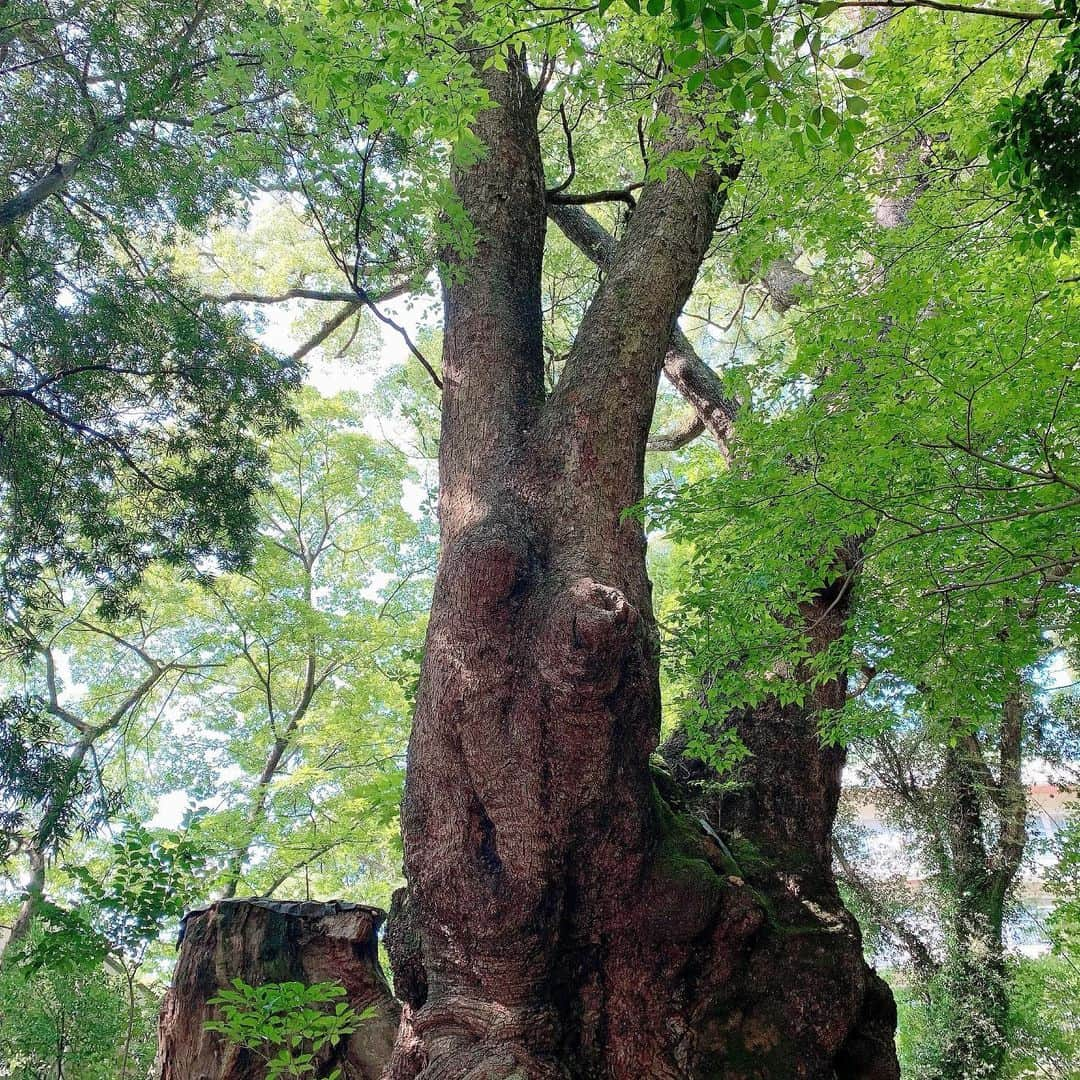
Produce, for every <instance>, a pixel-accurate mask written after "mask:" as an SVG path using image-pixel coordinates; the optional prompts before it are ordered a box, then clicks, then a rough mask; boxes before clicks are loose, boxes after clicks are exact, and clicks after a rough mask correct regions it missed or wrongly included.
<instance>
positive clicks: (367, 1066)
mask: <svg viewBox="0 0 1080 1080" xmlns="http://www.w3.org/2000/svg"><path fill="white" fill-rule="evenodd" d="M381 920H382V912H380V911H379V910H378V909H376V908H369V907H362V906H360V905H358V904H348V903H341V902H333V903H326V904H320V903H314V902H304V901H293V902H290V901H276V900H220V901H218V902H216V903H214V904H211V905H210V906H209V907H207V908H203V909H200V910H198V911H193V912H191V913H190V914H189V915H188V916H187V918H186V919H185V921H184V934H183V937H182V940H181V944H180V956H179V959H178V961H177V965H176V971H175V973H174V975H173V982H172V985H171V986H170V988H169V990H168V993H167V994H166V995H165V1000H164V1002H163V1003H162V1007H161V1016H160V1019H159V1023H158V1076H159V1080H262V1078H263V1077H265V1076H266V1065H265V1063H264V1062H263V1061H262V1060H261V1059H260V1058H259V1057H258V1056H257V1055H256V1054H255V1053H253V1052H252V1051H250V1050H245V1049H242V1048H239V1047H236V1046H234V1045H232V1044H230V1043H229V1042H228V1041H226V1040H225V1039H224V1038H223V1037H222V1036H221V1035H219V1034H217V1033H214V1032H210V1031H207V1030H206V1029H205V1027H204V1025H205V1024H206V1022H207V1021H208V1020H211V1019H215V1018H216V1016H217V1011H216V1009H215V1008H214V1007H212V1006H210V1005H209V1004H208V1002H209V1000H210V998H212V997H213V996H214V995H215V994H216V993H217V992H218V991H219V990H224V989H229V988H230V987H231V984H232V980H233V979H242V980H243V981H244V982H246V983H247V984H248V985H250V986H262V985H264V984H266V983H279V982H302V983H304V984H306V985H311V984H313V983H320V982H336V983H340V984H341V985H342V986H344V988H345V991H346V995H347V1000H348V1003H349V1004H350V1005H351V1006H352V1007H353V1008H354V1009H355V1010H356V1011H357V1012H358V1013H360V1012H363V1011H364V1009H366V1008H367V1007H368V1006H374V1007H375V1014H374V1016H372V1017H371V1018H369V1019H366V1020H364V1021H362V1022H361V1024H360V1025H359V1027H358V1028H357V1030H356V1031H355V1032H354V1033H353V1034H352V1035H351V1036H350V1037H349V1038H348V1039H347V1040H343V1041H342V1042H341V1043H340V1044H339V1046H337V1047H336V1048H333V1049H330V1048H327V1049H326V1050H325V1051H323V1052H322V1053H321V1055H320V1056H319V1071H318V1072H317V1074H316V1075H318V1076H326V1075H328V1074H329V1073H330V1071H331V1070H332V1069H333V1068H335V1067H337V1068H340V1069H341V1072H342V1080H378V1078H379V1077H380V1076H382V1073H383V1069H384V1067H385V1065H386V1062H387V1061H388V1060H389V1057H390V1052H391V1047H392V1046H393V1042H394V1035H395V1032H396V1031H397V1027H398V1020H399V1015H400V1009H399V1007H398V1005H397V1003H396V1002H395V1001H394V1000H393V998H392V997H391V995H390V991H389V987H388V986H387V984H386V980H385V978H384V977H383V973H382V971H381V969H380V967H379V961H378V937H377V932H378V927H379V923H380V922H381Z"/></svg>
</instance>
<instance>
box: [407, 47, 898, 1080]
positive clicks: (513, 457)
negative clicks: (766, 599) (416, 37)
mask: <svg viewBox="0 0 1080 1080" xmlns="http://www.w3.org/2000/svg"><path fill="white" fill-rule="evenodd" d="M482 78H483V79H484V82H485V85H486V88H487V90H488V92H489V94H490V95H491V98H492V100H493V102H494V103H495V107H494V108H492V109H490V110H487V111H485V112H484V113H482V114H481V116H480V118H479V121H478V125H477V132H478V134H479V136H480V137H481V139H482V140H483V141H484V143H485V144H486V147H487V151H488V153H487V156H486V157H485V159H484V160H483V161H482V162H481V163H480V164H479V165H476V166H474V167H473V168H471V169H470V170H468V171H467V172H464V173H459V174H458V175H456V176H455V178H454V179H455V186H456V189H457V193H458V195H459V197H460V198H461V200H462V202H463V204H464V207H465V209H466V211H467V212H468V214H469V216H470V218H471V220H472V222H473V224H474V226H475V227H476V229H477V233H478V244H477V250H476V252H475V254H474V256H473V257H472V258H471V259H470V260H469V262H468V264H467V265H465V266H463V267H461V271H462V273H461V274H460V275H457V276H455V277H454V278H453V279H451V280H449V281H448V282H447V283H446V285H445V288H444V298H445V312H446V324H445V338H444V341H445V344H444V357H443V367H444V382H445V387H444V391H443V425H442V441H441V447H440V475H441V492H440V504H439V512H440V526H441V539H442V556H441V561H440V566H439V571H438V576H437V580H436V586H435V596H434V600H433V606H432V612H431V621H430V626H429V632H428V641H427V650H426V655H425V662H424V669H423V676H422V683H421V690H420V696H419V702H418V707H417V714H416V718H415V723H414V727H413V735H412V740H411V743H410V748H409V768H408V773H407V780H406V792H405V799H404V803H403V812H402V824H403V831H404V839H405V857H406V858H405V868H406V876H407V880H408V892H407V894H406V895H403V896H400V897H399V898H398V900H397V903H396V905H395V907H396V910H395V911H394V912H393V913H392V916H391V927H390V929H389V931H388V947H389V948H390V951H391V956H392V959H393V962H394V968H395V973H396V988H397V991H398V994H399V996H400V997H401V999H402V1001H403V1003H404V1006H405V1007H404V1011H403V1019H402V1026H401V1030H400V1032H399V1035H398V1040H397V1045H396V1048H395V1053H394V1058H393V1061H392V1063H391V1067H390V1075H391V1076H392V1077H394V1078H395V1080H397V1078H412V1077H417V1076H422V1077H423V1078H424V1080H438V1078H472V1080H481V1078H487V1080H498V1078H508V1077H521V1078H530V1080H531V1078H541V1077H575V1078H584V1077H594V1076H595V1077H600V1076H603V1077H615V1078H631V1077H633V1078H634V1080H637V1078H639V1077H645V1076H648V1077H656V1078H665V1077H670V1078H676V1077H678V1078H682V1077H703V1078H704V1077H712V1076H721V1075H723V1076H725V1077H747V1078H749V1077H806V1078H821V1080H825V1078H831V1077H844V1078H847V1077H850V1078H856V1077H864V1078H871V1077H881V1078H886V1077H895V1076H896V1075H897V1071H896V1064H895V1056H894V1053H893V1050H892V1045H891V1033H892V1024H893V1022H894V1019H895V1015H894V1012H893V1010H892V1003H891V998H889V997H888V995H887V992H883V990H882V987H881V985H880V984H879V983H878V982H877V981H876V980H874V979H873V978H872V977H871V976H870V974H869V973H868V972H867V970H866V968H865V965H864V964H863V961H862V956H861V951H859V950H858V934H857V930H856V929H855V928H854V924H853V921H852V920H851V919H850V916H847V915H846V913H845V912H843V909H842V907H841V906H839V904H838V900H837V903H836V905H835V906H828V907H821V906H820V902H821V897H823V896H824V897H826V899H827V900H828V901H829V903H830V904H831V903H832V897H833V894H835V886H834V885H833V886H831V892H830V891H829V886H830V884H831V874H830V873H829V871H828V858H829V855H828V849H829V845H828V838H827V830H828V826H829V825H830V824H831V814H832V813H833V812H834V810H835V788H836V786H837V783H838V770H839V764H838V762H836V761H833V760H831V759H822V765H821V769H820V770H817V771H814V770H811V772H810V774H809V775H807V774H806V772H805V770H801V769H795V768H794V767H792V766H793V763H794V761H795V757H796V755H799V754H800V753H801V752H802V751H804V750H805V749H806V747H807V743H806V740H805V738H804V739H803V740H802V741H801V742H799V739H800V738H801V737H802V736H803V735H804V734H805V733H804V732H803V731H802V729H801V728H800V726H799V725H798V724H796V723H788V724H786V726H784V725H785V723H786V719H787V718H786V717H785V716H783V715H781V714H779V713H778V715H777V722H778V724H780V725H781V726H780V727H779V728H778V730H777V732H776V733H775V734H774V735H772V736H770V739H771V741H770V743H769V744H768V745H762V746H761V748H760V749H761V753H762V767H761V775H760V776H758V777H756V778H755V785H756V786H757V788H758V789H759V790H757V792H756V795H755V797H754V798H753V799H752V800H750V801H748V803H747V805H748V807H749V806H754V807H757V808H759V812H762V813H765V814H766V815H772V816H771V817H769V818H768V820H767V821H766V822H764V823H763V825H762V830H763V831H762V833H761V839H762V841H763V842H769V843H772V842H774V841H776V842H778V843H779V847H778V850H777V851H776V853H775V858H774V860H773V863H774V865H773V866H772V870H771V877H770V878H769V881H770V883H771V882H772V880H773V878H775V879H777V880H781V881H782V880H784V875H783V874H782V872H781V867H782V865H783V863H784V861H785V860H787V859H788V858H792V859H795V860H796V862H795V864H794V870H793V877H792V878H791V881H792V883H793V884H791V885H788V886H785V887H784V888H781V890H780V892H779V893H777V892H776V891H775V890H774V891H769V890H767V889H765V888H764V887H762V886H761V885H758V884H756V883H755V882H754V881H750V880H747V879H745V878H743V877H741V876H739V875H737V874H736V873H734V871H733V867H732V865H731V862H730V859H729V858H728V856H727V855H726V854H725V852H724V851H723V848H722V847H721V845H719V844H717V843H716V841H715V839H714V838H713V837H712V836H710V834H709V831H707V830H705V829H704V828H702V827H701V826H700V824H698V823H697V822H695V821H694V820H693V818H692V816H690V815H688V814H686V813H685V812H680V811H678V810H677V809H673V807H672V805H671V803H678V802H679V801H680V793H679V792H677V791H671V792H669V793H668V794H669V799H665V798H664V796H663V795H661V793H660V792H659V791H658V789H657V787H656V785H655V783H654V780H653V774H652V771H651V770H650V764H649V761H650V755H651V753H652V751H653V750H654V749H655V747H656V744H657V739H658V734H659V687H658V674H657V673H658V661H657V647H656V633H655V626H654V621H653V616H652V610H651V603H650V586H649V581H648V578H647V575H646V571H645V542H644V537H643V534H642V531H641V528H640V527H639V525H638V524H637V523H635V522H634V521H632V520H630V519H626V518H625V517H624V514H623V511H624V510H625V509H626V507H628V506H630V505H632V504H634V503H635V502H637V501H638V500H639V499H640V498H641V495H642V487H643V462H644V454H645V445H646V439H647V436H648V429H649V423H650V419H651V415H652V409H653V404H654V398H655V392H656V385H657V379H658V377H659V373H660V370H661V368H662V366H663V364H664V360H665V356H666V355H667V354H668V351H669V341H670V340H671V335H672V331H673V329H674V323H675V319H676V317H677V316H678V314H679V312H680V310H681V308H682V305H683V303H684V302H685V300H686V298H687V296H688V295H689V292H690V289H691V288H692V285H693V283H694V279H695V277H696V274H697V272H698V268H699V266H700V263H701V261H702V259H703V257H704V254H705V251H706V248H707V246H708V243H709V241H710V238H711V235H712V231H713V228H714V225H715V222H716V218H717V214H718V212H719V210H720V207H721V204H722V192H723V182H724V180H725V176H724V175H722V174H721V172H718V171H716V170H714V169H711V168H707V167H706V168H701V169H699V170H698V171H697V172H696V173H695V175H694V176H693V177H692V178H691V177H688V176H686V175H685V174H683V173H681V172H678V171H676V170H673V171H671V172H670V173H669V174H668V175H667V177H666V178H665V179H663V180H659V181H653V182H650V183H649V184H647V185H646V186H645V188H644V189H643V191H642V193H641V197H640V200H639V202H638V205H637V208H636V209H635V210H634V212H633V215H632V216H631V218H630V221H629V224H628V226H627V228H626V231H625V234H624V236H623V237H622V239H621V240H620V241H619V242H618V244H617V245H616V246H615V248H614V250H613V252H612V253H611V259H610V262H609V264H608V270H607V274H606V276H605V278H604V280H603V282H602V283H601V285H600V286H599V288H598V290H597V293H596V295H595V297H594V299H593V301H592V303H591V305H590V307H589V309H588V312H587V314H586V316H585V318H584V320H583V322H582V325H581V328H580V330H579V333H578V336H577V339H576V342H575V344H574V346H573V348H572V349H571V351H570V354H569V356H568V358H567V361H566V365H565V368H564V371H563V374H562V376H561V378H560V380H559V383H558V385H557V387H556V389H555V390H554V391H553V392H552V394H551V395H550V396H549V397H548V398H547V399H546V400H545V398H544V394H543V358H542V348H541V345H542V342H541V319H540V267H541V259H542V252H543V241H544V228H545V213H546V207H545V199H544V177H543V170H542V165H541V160H540V151H539V144H538V139H537V133H536V102H535V96H534V93H533V89H532V87H531V86H530V84H529V80H528V77H527V74H526V71H525V65H524V61H523V59H521V58H519V57H517V56H510V57H509V62H508V66H507V70H506V71H505V72H498V71H494V70H489V71H486V72H484V73H483V75H482ZM672 120H673V122H672V125H671V127H670V129H669V132H668V136H667V137H668V139H669V140H671V143H670V144H669V146H667V147H658V148H655V152H656V154H657V155H658V156H663V154H664V153H665V152H666V150H668V149H685V148H688V146H689V145H690V140H689V137H688V136H687V134H686V132H685V129H684V126H683V125H682V124H681V123H680V120H679V117H678V116H675V115H673V116H672ZM734 171H735V170H734V167H731V168H729V169H728V170H727V176H728V177H730V175H732V174H733V172H734ZM840 692H842V688H841V689H840ZM765 726H766V725H760V727H762V729H764V727H765ZM814 737H815V739H816V730H815V731H814ZM769 754H772V755H774V756H775V757H776V760H777V772H776V774H775V775H773V774H771V773H770V771H769V770H768V768H767V764H768V762H767V760H766V755H769ZM684 801H685V800H684ZM803 811H805V812H806V813H808V814H809V820H804V821H803V822H801V823H800V829H799V837H800V839H799V842H798V843H795V842H794V839H793V837H791V836H789V835H788V831H789V826H788V825H785V824H784V822H785V820H786V821H789V823H790V822H793V821H794V817H795V815H796V814H799V813H801V812H803ZM749 813H750V811H749V810H748V811H747V822H748V824H749ZM784 815H788V818H785V816H784ZM791 827H792V828H793V826H791ZM819 879H820V880H819ZM764 881H765V877H764V876H762V882H764ZM804 882H805V883H806V888H807V889H810V887H811V885H812V886H813V890H814V891H812V892H807V893H803V892H802V891H801V890H802V888H803V883H804ZM785 889H786V891H785ZM770 997H775V998H776V1000H769V999H770Z"/></svg>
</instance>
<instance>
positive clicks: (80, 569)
mask: <svg viewBox="0 0 1080 1080" xmlns="http://www.w3.org/2000/svg"><path fill="white" fill-rule="evenodd" d="M250 18H251V14H250V10H249V9H248V8H247V7H246V5H243V4H237V5H233V4H226V5H216V6H215V9H214V11H213V12H211V11H210V10H209V8H208V6H207V5H205V4H200V5H196V6H195V7H194V8H192V7H191V5H184V4H178V3H175V2H171V0H148V2H146V3H142V4H139V5H136V6H135V7H132V6H131V5H127V4H121V3H116V2H114V0H94V2H92V3H89V4H85V3H67V2H65V0H20V2H17V3H9V4H5V5H4V7H3V10H2V12H0V56H2V57H3V74H2V75H0V111H2V112H3V115H4V116H5V121H6V122H5V125H4V133H3V136H2V137H0V418H2V423H3V428H4V435H3V439H2V442H0V510H2V517H3V522H4V524H3V527H2V530H0V603H2V605H3V607H4V610H5V613H6V615H7V618H6V619H5V623H4V627H3V642H2V643H3V645H4V646H5V648H10V647H16V648H20V649H22V650H24V651H25V650H26V649H29V648H30V644H29V638H28V635H32V633H33V630H34V628H35V627H39V626H43V627H47V626H48V625H49V623H50V612H51V609H52V608H53V606H54V599H55V598H54V597H52V596H51V595H50V594H49V590H48V588H47V585H46V583H45V581H44V580H43V576H44V574H45V571H46V569H47V568H52V569H55V570H58V571H60V572H62V573H64V574H68V575H74V576H77V577H78V578H80V579H81V580H83V581H85V582H86V583H87V584H88V585H90V586H91V587H93V588H94V589H96V590H97V591H98V593H99V595H100V598H101V600H102V601H103V612H104V613H105V614H106V615H109V616H115V615H118V614H122V613H124V612H125V611H126V610H128V609H129V606H130V604H131V593H132V589H133V587H134V585H135V584H136V583H137V582H138V581H139V579H140V578H141V576H142V574H143V572H144V571H145V569H146V567H147V566H148V565H149V564H150V563H151V562H152V561H154V560H157V559H161V560H164V561H165V562H167V563H169V564H171V565H174V566H183V567H185V568H187V569H189V570H197V569H202V568H204V567H205V566H206V565H207V564H212V563H220V564H222V565H225V566H241V565H244V564H245V563H246V562H247V561H248V559H249V558H250V555H251V547H252V537H251V534H252V532H253V530H254V524H255V519H254V512H253V502H254V497H255V492H256V491H257V490H258V489H259V487H260V485H261V483H262V478H263V473H264V470H265V459H264V457H263V454H262V452H261V449H260V440H261V439H263V438H265V436H266V435H267V434H268V433H270V432H271V431H273V430H276V429H278V428H280V427H281V426H282V425H286V426H287V425H288V424H289V423H291V422H292V421H293V419H294V414H293V412H292V409H291V404H290V395H291V391H292V390H293V389H294V388H295V386H296V384H297V381H298V379H299V374H300V373H299V370H298V369H297V368H296V367H295V366H290V365H285V364H282V362H281V361H280V360H279V359H278V358H277V357H274V356H272V355H271V354H269V353H268V352H267V351H266V350H264V349H261V348H257V347H256V346H254V345H253V344H252V342H251V341H250V339H249V338H248V337H247V336H246V335H245V334H244V333H243V332H242V328H241V326H240V323H239V321H238V320H237V319H236V318H235V317H233V316H229V315H227V314H225V313H224V312H222V310H221V309H220V307H219V306H218V305H217V304H215V303H214V302H212V301H209V300H207V299H206V298H205V297H203V296H200V295H199V294H197V293H196V292H194V291H193V290H192V289H191V287H190V285H188V284H187V283H185V282H184V281H182V280H180V279H179V278H178V276H177V275H176V274H175V273H174V272H173V268H172V266H171V264H170V260H169V259H168V257H167V254H166V253H165V250H164V246H165V245H164V244H163V242H162V241H163V240H164V239H165V238H167V237H168V235H169V233H170V231H171V230H173V229H175V228H176V227H177V226H183V227H187V228H194V227H201V226H203V225H204V224H205V223H206V222H207V221H208V220H209V219H210V218H211V217H212V216H214V215H216V214H219V213H221V212H222V211H224V210H225V209H226V208H227V207H229V206H230V204H231V200H232V197H233V195H234V193H235V192H236V191H237V190H238V189H239V188H242V187H245V186H246V185H247V184H249V183H250V182H251V181H253V180H254V179H255V178H256V177H257V175H258V172H259V170H260V169H261V168H262V167H263V166H265V164H266V156H265V154H263V155H262V156H261V157H260V156H259V155H253V154H251V153H250V152H249V151H250V149H251V147H250V146H247V147H246V148H245V146H241V145H238V143H237V141H236V140H240V143H245V140H247V138H248V137H247V136H246V135H245V134H243V132H244V131H245V130H250V129H248V127H247V125H248V124H250V123H252V122H253V121H254V115H253V113H252V112H251V110H255V111H258V110H259V108H264V107H265V103H266V102H267V101H269V100H272V99H273V97H274V96H276V94H280V93H281V90H280V87H278V88H277V89H276V90H274V88H271V87H269V86H268V85H266V84H265V83H263V85H262V86H261V87H259V86H256V85H255V84H254V83H253V77H252V75H251V73H250V70H249V71H248V73H247V74H245V75H244V77H243V78H240V79H238V80H234V79H228V78H225V77H224V73H223V71H222V70H221V69H222V67H223V66H228V65H227V64H225V63H224V62H219V60H218V58H219V57H220V56H221V53H222V51H224V52H225V53H227V52H228V49H227V48H226V47H225V46H226V44H227V42H228V41H229V40H230V39H231V38H232V37H233V36H234V35H235V34H236V33H237V32H238V30H239V27H240V25H242V24H243V23H245V22H246V21H250ZM236 70H237V71H239V69H236ZM257 81H258V80H255V82H257ZM256 101H258V102H262V103H263V105H256V104H255V102H256ZM203 115H206V116H209V117H216V118H217V119H215V120H214V121H213V123H212V124H211V128H212V130H209V131H200V130H199V128H200V125H199V124H198V123H197V121H198V120H199V119H200V118H201V117H202V116H203ZM50 170H51V171H50Z"/></svg>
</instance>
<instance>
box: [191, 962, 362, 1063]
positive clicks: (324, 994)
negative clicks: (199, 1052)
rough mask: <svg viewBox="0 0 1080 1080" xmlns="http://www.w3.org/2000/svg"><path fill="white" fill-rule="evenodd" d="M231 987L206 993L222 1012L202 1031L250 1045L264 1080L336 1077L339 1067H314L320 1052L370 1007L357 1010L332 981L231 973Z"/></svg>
mask: <svg viewBox="0 0 1080 1080" xmlns="http://www.w3.org/2000/svg"><path fill="white" fill-rule="evenodd" d="M232 987H233V988H232V989H231V990H221V991H219V992H218V993H217V994H215V995H214V997H212V998H211V999H210V1004H211V1005H213V1006H216V1007H217V1008H218V1009H219V1010H220V1013H221V1017H222V1018H221V1019H220V1020H209V1021H207V1023H206V1025H205V1026H206V1030H207V1031H216V1032H220V1033H221V1034H222V1035H224V1036H225V1038H226V1039H227V1040H228V1041H229V1042H231V1043H234V1044H235V1045H237V1046H242V1047H245V1048H246V1049H248V1050H251V1051H253V1052H254V1053H255V1054H256V1055H258V1056H259V1057H260V1058H262V1060H263V1061H264V1062H265V1063H266V1070H267V1071H266V1076H267V1080H300V1078H302V1077H305V1076H315V1075H326V1077H327V1080H339V1078H340V1077H341V1070H340V1069H339V1068H335V1069H334V1070H333V1071H332V1072H330V1073H326V1074H323V1073H321V1072H319V1070H320V1068H321V1067H322V1065H321V1062H320V1059H319V1055H320V1053H321V1052H322V1051H323V1050H325V1049H327V1048H333V1047H335V1046H337V1044H338V1043H339V1042H340V1041H341V1040H342V1039H343V1038H346V1037H347V1036H349V1035H351V1034H352V1033H353V1032H354V1031H355V1030H356V1029H357V1027H358V1026H359V1025H360V1024H361V1023H362V1022H363V1021H364V1020H365V1019H366V1018H367V1017H368V1016H369V1015H371V1012H372V1010H365V1012H363V1013H357V1012H356V1011H355V1010H354V1009H352V1008H351V1007H350V1006H349V1004H348V1002H347V1001H346V1000H343V999H344V998H345V988H344V987H343V986H340V985H339V984H337V983H314V984H313V985H311V986H305V985H304V984H303V983H299V982H284V983H266V984H264V985H263V986H258V987H255V986H249V985H248V984H247V983H245V982H244V981H243V979H233V981H232Z"/></svg>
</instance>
